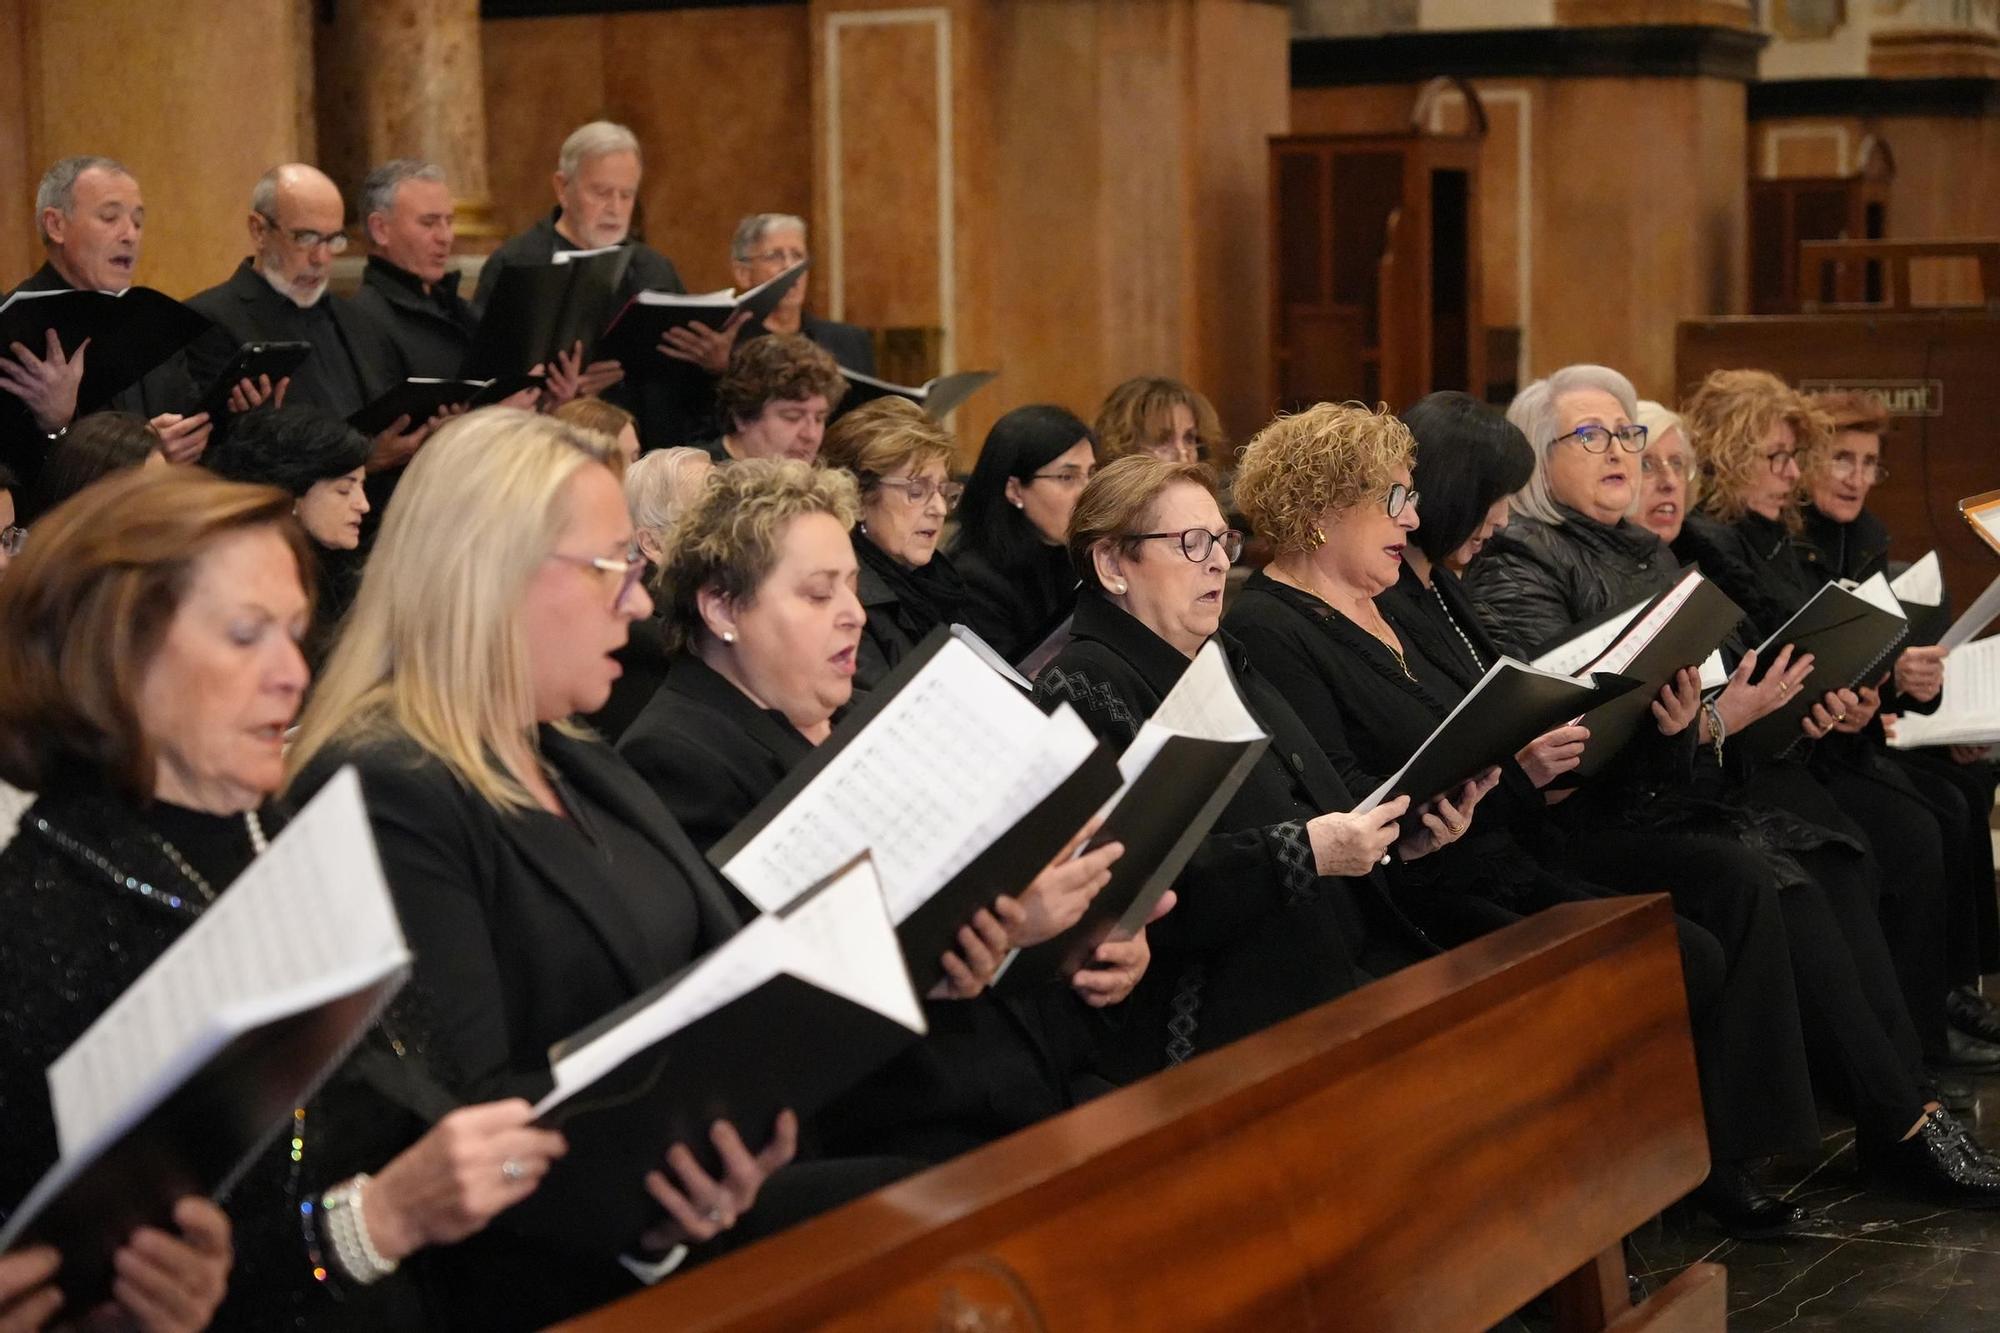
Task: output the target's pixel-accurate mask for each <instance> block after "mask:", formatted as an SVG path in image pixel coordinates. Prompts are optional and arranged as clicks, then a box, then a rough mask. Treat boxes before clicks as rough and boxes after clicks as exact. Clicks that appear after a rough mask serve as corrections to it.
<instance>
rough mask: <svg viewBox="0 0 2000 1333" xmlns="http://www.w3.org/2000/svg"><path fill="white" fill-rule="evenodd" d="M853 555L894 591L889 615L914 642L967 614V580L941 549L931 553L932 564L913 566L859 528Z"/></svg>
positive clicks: (855, 534)
mask: <svg viewBox="0 0 2000 1333" xmlns="http://www.w3.org/2000/svg"><path fill="white" fill-rule="evenodd" d="M854 555H855V558H856V559H857V560H859V561H860V562H861V564H862V565H863V566H864V567H865V568H866V569H867V570H868V571H869V572H870V573H872V574H873V575H874V576H875V577H876V578H878V579H880V580H881V581H882V583H883V585H884V586H885V587H887V588H888V589H889V591H890V592H891V593H894V594H895V597H896V603H895V606H894V607H893V608H890V609H889V614H890V615H891V616H892V617H893V618H894V619H895V621H896V624H897V627H898V628H900V629H901V630H902V631H903V632H904V633H905V634H907V635H909V637H910V641H911V642H912V643H915V642H918V641H920V640H922V638H923V637H924V635H926V634H929V633H930V632H931V631H932V630H934V629H936V628H937V627H938V626H939V625H948V624H950V623H951V622H952V621H954V620H958V619H960V618H961V617H962V616H963V615H964V607H965V580H964V579H962V578H960V577H959V574H958V568H957V566H955V565H953V564H952V563H951V559H950V557H948V556H947V555H945V553H944V552H943V551H942V550H939V551H937V552H936V553H935V554H933V555H932V556H931V558H930V563H929V564H927V565H923V566H921V567H919V568H916V569H911V568H909V567H908V566H907V565H904V564H903V563H902V562H901V561H899V560H897V559H896V558H895V557H894V556H892V555H890V554H889V553H888V552H887V551H885V550H883V549H882V548H881V547H879V546H877V545H876V544H875V541H874V539H873V538H871V537H870V536H869V535H868V533H867V531H866V530H865V529H862V528H856V529H855V531H854Z"/></svg>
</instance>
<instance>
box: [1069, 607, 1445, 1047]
mask: <svg viewBox="0 0 2000 1333" xmlns="http://www.w3.org/2000/svg"><path fill="white" fill-rule="evenodd" d="M1072 628H1073V629H1074V631H1075V637H1074V638H1073V639H1072V640H1071V641H1070V642H1069V644H1068V645H1067V646H1066V647H1065V648H1064V649H1063V651H1062V652H1061V653H1060V654H1059V655H1058V656H1057V657H1056V659H1055V660H1054V661H1053V662H1051V663H1050V664H1049V666H1048V667H1047V668H1046V669H1045V670H1044V671H1043V672H1042V674H1041V675H1040V676H1039V677H1037V678H1036V681H1035V693H1036V696H1037V697H1038V698H1040V699H1041V700H1042V701H1043V702H1044V703H1045V704H1055V703H1058V702H1061V703H1068V704H1070V705H1071V706H1072V707H1074V708H1075V709H1076V711H1077V713H1078V715H1079V716H1081V717H1082V719H1083V720H1084V722H1085V723H1087V724H1088V725H1089V727H1090V729H1091V730H1092V731H1093V732H1095V733H1096V734H1097V735H1098V736H1099V737H1100V738H1102V739H1105V740H1108V741H1110V742H1111V743H1112V744H1114V745H1118V746H1124V745H1126V744H1129V743H1130V742H1131V740H1132V739H1133V738H1134V737H1135V736H1136V735H1137V734H1138V731H1139V728H1140V726H1141V725H1142V724H1143V723H1144V722H1145V720H1146V719H1147V718H1148V717H1150V716H1151V715H1152V713H1153V711H1154V710H1155V709H1156V708H1158V707H1159V705H1160V702H1161V700H1163V699H1164V698H1165V697H1166V695H1167V693H1168V692H1169V691H1170V690H1172V688H1173V686H1174V683H1175V682H1176V681H1177V680H1179V679H1180V677H1181V674H1182V673H1183V672H1185V671H1186V670H1187V667H1188V659H1187V658H1185V657H1183V656H1182V655H1181V654H1180V653H1179V652H1178V651H1177V650H1176V649H1174V648H1173V647H1172V646H1171V645H1169V644H1168V643H1167V642H1166V641H1165V640H1164V639H1161V638H1160V637H1159V636H1158V635H1156V634H1154V633H1153V632H1152V631H1151V630H1150V629H1148V628H1147V627H1146V626H1145V625H1143V624H1141V623H1140V622H1139V621H1138V620H1136V619H1134V618H1133V617H1132V616H1130V615H1127V614H1126V613H1125V612H1124V611H1121V610H1119V609H1118V608H1117V607H1115V606H1113V605H1112V604H1111V603H1110V602H1108V601H1106V600H1105V599H1104V597H1103V596H1102V595H1101V594H1099V593H1097V592H1094V591H1085V592H1083V593H1081V594H1079V596H1078V598H1077V606H1076V618H1075V622H1074V624H1073V627H1072ZM1222 643H1223V647H1224V650H1225V651H1226V652H1227V653H1228V655H1229V661H1230V667H1231V669H1232V670H1233V671H1234V673H1235V676H1236V683H1237V687H1238V688H1239V689H1240V690H1241V691H1242V694H1243V698H1244V701H1245V702H1246V703H1247V704H1248V705H1249V708H1250V711H1251V713H1252V714H1253V715H1254V716H1255V717H1256V718H1257V719H1258V721H1259V722H1260V723H1262V724H1263V726H1264V728H1265V729H1266V730H1267V731H1268V732H1269V733H1270V734H1271V743H1270V746H1269V747H1268V748H1267V749H1266V750H1265V751H1264V753H1263V754H1262V755H1261V756H1260V757H1259V758H1258V760H1257V763H1256V764H1255V765H1254V766H1253V767H1252V769H1251V771H1250V774H1249V776H1248V777H1247V778H1246V779H1245V780H1244V783H1243V786H1242V787H1241V788H1240V789H1239V790H1238V791H1237V793H1236V795H1235V796H1234V797H1233V798H1232V799H1231V800H1230V802H1229V804H1228V806H1227V807H1225V808H1224V810H1223V812H1222V815H1221V817H1220V818H1219V819H1217V821H1216V823H1215V827H1214V828H1213V830H1211V832H1210V833H1209V836H1208V837H1207V838H1205V839H1204V840H1203V842H1202V844H1201V846H1200V848H1199V849H1198V850H1197V851H1196V852H1195V855H1194V857H1193V858H1192V859H1191V860H1190V861H1189V862H1188V866H1187V869H1186V870H1185V871H1183V872H1182V874H1181V877H1180V879H1179V880H1177V881H1176V882H1175V889H1176V891H1177V892H1178V894H1179V896H1180V901H1179V903H1178V905H1176V906H1175V908H1174V909H1173V911H1171V912H1169V913H1168V914H1167V915H1166V916H1164V917H1162V918H1160V920H1158V921H1157V922H1155V923H1154V924H1153V925H1152V926H1150V927H1148V932H1147V933H1148V937H1149V939H1150V941H1151V943H1152V947H1153V962H1152V966H1151V968H1150V969H1149V970H1148V971H1147V973H1146V976H1145V979H1144V980H1143V981H1141V982H1140V984H1139V987H1138V989H1137V990H1136V991H1134V992H1133V994H1132V997H1131V998H1130V999H1129V1000H1127V1001H1126V1003H1125V1008H1126V1010H1127V1012H1126V1013H1125V1014H1124V1015H1121V1016H1120V1022H1121V1026H1120V1029H1119V1031H1118V1032H1117V1034H1116V1035H1115V1037H1114V1038H1113V1039H1112V1040H1111V1041H1109V1042H1108V1043H1107V1047H1106V1051H1105V1056H1104V1058H1105V1060H1106V1061H1107V1063H1108V1064H1109V1065H1110V1066H1111V1067H1112V1068H1113V1069H1114V1070H1116V1071H1117V1076H1119V1077H1121V1078H1131V1077H1136V1076H1139V1075H1142V1074H1145V1073H1148V1072H1152V1071H1154V1070H1158V1069H1160V1068H1163V1067H1164V1066H1166V1065H1169V1064H1178V1063H1180V1062H1181V1061H1182V1060H1185V1059H1187V1058H1189V1057H1190V1056H1192V1055H1194V1054H1196V1053H1197V1052H1200V1051H1207V1050H1212V1049H1214V1048H1215V1047H1217V1046H1221V1045H1223V1044H1225V1043H1227V1042H1231V1041H1234V1040H1236V1039H1237V1038H1239V1037H1244V1036H1248V1035H1249V1034H1250V1033H1252V1032H1256V1031H1259V1030H1260V1029H1262V1028H1265V1027H1268V1026H1270V1025H1271V1024H1272V1023H1275V1022H1278V1021H1279V1020H1280V1019H1283V1018H1287V1017H1289V1016H1291V1015H1292V1014H1295V1013H1299V1012H1301V1011H1303V1010H1305V1009H1309V1008H1311V1007H1312V1006H1314V1005H1316V1004H1320V1003H1323V1002H1324V1001H1326V1000H1330V999H1333V998H1334V997H1336V996H1338V995H1342V994H1344V993H1346V992H1347V991H1350V990H1352V989H1354V988H1355V987H1356V986H1359V985H1361V984H1363V983H1364V982H1366V981H1368V980H1370V979H1371V977H1372V976H1375V975H1381V974H1383V973H1385V972H1387V971H1390V970H1393V969H1394V968H1395V967H1398V966H1401V965H1402V964H1403V963H1406V962H1408V961H1410V960H1411V959H1412V958H1414V957H1416V956H1419V955H1420V954H1422V953H1423V952H1426V951H1427V950H1428V942H1427V941H1424V940H1423V939H1422V938H1421V936H1420V935H1418V934H1417V933H1416V932H1415V931H1414V929H1413V928H1411V927H1409V926H1408V924H1407V923H1406V922H1405V921H1404V920H1403V918H1402V916H1401V913H1400V912H1399V911H1397V909H1396V908H1395V906H1394V904H1393V903H1392V902H1390V900H1389V897H1388V891H1387V886H1386V883H1385V881H1384V880H1383V879H1382V877H1381V875H1380V874H1379V873H1371V874H1369V875H1368V876H1367V877H1366V878H1365V879H1360V880H1347V879H1336V878H1331V877H1327V876H1322V875H1320V874H1318V873H1317V872H1316V870H1315V868H1314V858H1313V852H1312V846H1311V843H1310V841H1309V839H1308V836H1307V834H1306V830H1305V826H1306V823H1307V822H1308V821H1310V820H1312V819H1314V818H1315V817H1317V816H1319V815H1321V814H1325V813H1327V812H1329V811H1337V810H1347V809H1350V808H1351V807H1352V806H1353V804H1354V800H1353V796H1352V794H1351V792H1350V790H1349V788H1348V787H1347V785H1346V784H1345V783H1344V782H1342V781H1341V778H1340V775H1339V774H1338V773H1336V772H1335V771H1334V770H1333V768H1332V767H1331V766H1330V765H1328V764H1327V763H1326V761H1325V759H1324V758H1323V757H1322V756H1321V755H1320V753H1319V750H1318V748H1317V747H1316V746H1315V745H1314V744H1313V743H1312V738H1311V736H1310V735H1309V734H1308V733H1307V731H1306V730H1305V727H1304V725H1303V724H1302V723H1300V721H1299V720H1298V716H1297V714H1295V713H1294V712H1293V711H1292V709H1291V707H1290V706H1289V705H1288V704H1287V702H1286V701H1285V698H1284V696H1283V695H1282V694H1281V693H1280V692H1279V691H1278V690H1277V689H1276V688H1275V687H1274V686H1273V685H1272V684H1271V682H1270V681H1268V680H1267V679H1266V678H1265V677H1264V676H1263V675H1262V674H1261V673H1259V672H1258V671H1257V670H1256V669H1255V668H1254V667H1252V666H1251V664H1250V662H1249V661H1248V660H1247V659H1246V658H1245V657H1244V655H1243V653H1242V651H1241V649H1240V648H1239V647H1238V646H1237V645H1236V644H1235V643H1234V642H1233V641H1231V640H1230V639H1228V638H1226V637H1225V638H1224V639H1223V640H1222Z"/></svg>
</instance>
